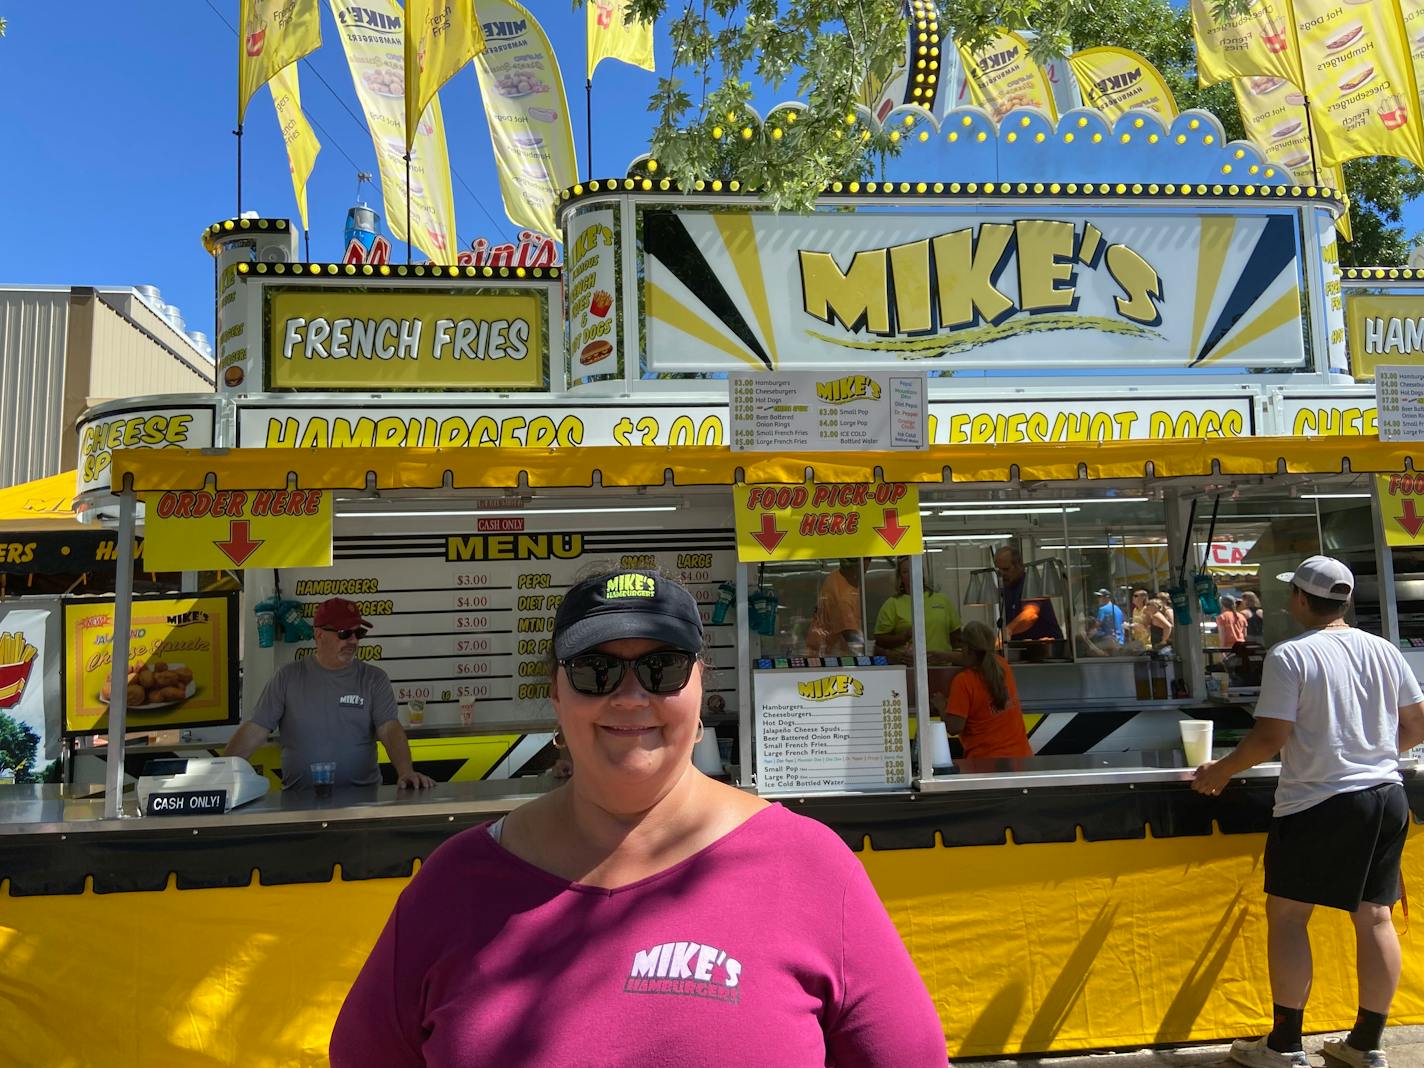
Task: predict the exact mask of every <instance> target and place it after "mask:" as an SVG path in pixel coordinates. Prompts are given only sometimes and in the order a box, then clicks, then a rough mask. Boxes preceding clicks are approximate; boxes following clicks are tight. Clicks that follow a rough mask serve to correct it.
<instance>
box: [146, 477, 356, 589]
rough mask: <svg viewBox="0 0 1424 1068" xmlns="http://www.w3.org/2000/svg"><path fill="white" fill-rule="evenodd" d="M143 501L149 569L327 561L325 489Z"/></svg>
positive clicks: (202, 493)
mask: <svg viewBox="0 0 1424 1068" xmlns="http://www.w3.org/2000/svg"><path fill="white" fill-rule="evenodd" d="M143 504H144V532H145V535H146V540H145V541H144V545H143V548H144V561H145V564H144V566H145V567H147V568H149V569H150V570H153V571H218V570H230V569H232V568H249V567H327V566H329V565H330V564H331V514H332V508H331V494H329V493H323V492H322V491H320V490H300V489H257V490H216V491H208V490H192V491H190V490H181V491H179V490H169V491H167V492H164V493H145V494H144V495H143Z"/></svg>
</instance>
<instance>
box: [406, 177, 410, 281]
mask: <svg viewBox="0 0 1424 1068" xmlns="http://www.w3.org/2000/svg"><path fill="white" fill-rule="evenodd" d="M405 262H406V263H409V262H410V149H406V150H405Z"/></svg>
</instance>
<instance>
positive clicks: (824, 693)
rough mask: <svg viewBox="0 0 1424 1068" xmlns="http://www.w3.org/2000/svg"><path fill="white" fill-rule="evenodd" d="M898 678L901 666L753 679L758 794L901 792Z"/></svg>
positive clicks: (903, 740) (904, 770)
mask: <svg viewBox="0 0 1424 1068" xmlns="http://www.w3.org/2000/svg"><path fill="white" fill-rule="evenodd" d="M905 679H906V675H905V668H904V666H903V665H891V666H887V667H853V668H834V667H833V668H823V669H812V670H799V669H793V670H769V671H757V672H754V674H753V677H752V680H753V692H754V694H755V701H756V733H757V786H758V789H759V790H760V791H761V792H762V793H805V792H816V791H822V790H833V791H842V790H852V791H854V790H861V791H876V790H893V789H898V788H901V787H904V786H907V785H908V784H909V781H910V780H909V767H910V764H909V745H908V737H907V735H906V729H905V701H904V695H905Z"/></svg>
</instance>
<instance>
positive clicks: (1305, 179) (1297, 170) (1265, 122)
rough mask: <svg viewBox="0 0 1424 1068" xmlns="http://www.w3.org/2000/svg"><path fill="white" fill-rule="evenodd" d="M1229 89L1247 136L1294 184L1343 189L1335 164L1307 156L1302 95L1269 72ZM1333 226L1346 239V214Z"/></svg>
mask: <svg viewBox="0 0 1424 1068" xmlns="http://www.w3.org/2000/svg"><path fill="white" fill-rule="evenodd" d="M1231 88H1232V89H1233V90H1234V91H1235V93H1236V106H1237V108H1238V109H1239V110H1240V112H1241V123H1242V125H1243V126H1244V127H1245V129H1246V137H1247V139H1248V140H1250V141H1252V142H1253V143H1255V144H1256V145H1258V146H1259V147H1260V149H1261V151H1262V152H1263V153H1264V154H1265V156H1266V158H1267V159H1270V160H1274V161H1276V162H1278V163H1279V164H1280V165H1281V166H1282V167H1284V168H1285V169H1286V170H1287V171H1289V172H1290V176H1291V180H1292V181H1293V182H1295V184H1297V185H1303V186H1312V185H1326V186H1329V187H1331V188H1332V189H1338V190H1340V192H1341V193H1343V192H1344V191H1345V175H1344V173H1343V171H1342V170H1341V169H1340V167H1339V166H1338V165H1336V166H1325V165H1324V164H1321V163H1320V162H1318V161H1315V160H1312V158H1311V154H1310V146H1311V133H1310V128H1309V126H1308V125H1307V122H1308V117H1307V115H1306V111H1305V96H1304V95H1303V94H1302V93H1301V91H1300V90H1299V89H1297V88H1296V87H1295V86H1293V85H1292V84H1291V83H1290V82H1288V81H1286V80H1285V79H1284V78H1276V77H1272V76H1270V75H1263V76H1257V77H1254V78H1237V79H1235V80H1234V81H1232V83H1231ZM1335 225H1336V226H1337V227H1338V228H1339V230H1340V233H1341V234H1342V235H1343V236H1344V238H1345V240H1346V241H1349V240H1350V238H1351V234H1350V216H1349V213H1348V212H1346V213H1345V214H1344V215H1341V216H1340V218H1339V220H1337V221H1336V224H1335Z"/></svg>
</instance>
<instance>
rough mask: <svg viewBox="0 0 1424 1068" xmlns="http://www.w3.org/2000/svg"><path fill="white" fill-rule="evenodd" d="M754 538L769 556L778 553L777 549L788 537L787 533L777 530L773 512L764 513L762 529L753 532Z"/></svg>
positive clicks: (762, 515)
mask: <svg viewBox="0 0 1424 1068" xmlns="http://www.w3.org/2000/svg"><path fill="white" fill-rule="evenodd" d="M752 537H753V538H755V539H756V540H757V543H758V544H760V545H761V547H762V548H763V549H765V550H766V551H767V553H768V554H771V553H774V552H776V547H777V546H778V545H780V544H781V539H782V538H784V537H786V532H785V531H784V530H777V529H776V516H775V515H773V514H772V513H771V512H762V514H761V529H760V530H754V531H752Z"/></svg>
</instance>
